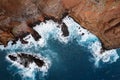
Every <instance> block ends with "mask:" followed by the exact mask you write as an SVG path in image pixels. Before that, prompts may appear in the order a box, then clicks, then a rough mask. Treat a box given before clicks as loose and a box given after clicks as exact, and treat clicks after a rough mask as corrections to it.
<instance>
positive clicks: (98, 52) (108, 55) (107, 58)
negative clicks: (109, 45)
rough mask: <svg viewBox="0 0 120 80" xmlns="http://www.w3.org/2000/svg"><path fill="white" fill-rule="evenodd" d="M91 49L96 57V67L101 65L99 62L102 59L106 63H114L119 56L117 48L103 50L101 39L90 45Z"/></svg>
mask: <svg viewBox="0 0 120 80" xmlns="http://www.w3.org/2000/svg"><path fill="white" fill-rule="evenodd" d="M89 49H90V50H91V53H92V55H93V57H94V61H95V65H96V67H99V62H100V61H102V62H104V63H107V62H109V63H113V62H116V61H117V59H118V58H119V55H118V54H117V51H116V49H112V50H105V51H103V52H102V46H101V43H100V42H99V41H96V42H94V43H93V44H91V45H89Z"/></svg>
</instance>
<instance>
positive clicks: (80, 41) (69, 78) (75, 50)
mask: <svg viewBox="0 0 120 80" xmlns="http://www.w3.org/2000/svg"><path fill="white" fill-rule="evenodd" d="M64 22H65V24H67V26H69V28H68V30H69V32H70V35H69V37H68V42H67V43H64V42H61V40H60V39H61V38H60V36H59V34H61V33H60V29H59V28H58V27H56V26H57V25H55V23H53V22H52V21H48V22H46V24H45V23H41V25H39V26H37V28H36V31H38V33H39V34H40V35H41V36H42V38H43V39H45V41H41V42H43V43H46V44H45V45H44V46H43V47H41V46H40V45H39V46H38V45H37V44H38V43H36V42H35V41H34V40H33V39H30V40H29V41H30V44H29V45H27V46H26V45H22V44H20V43H19V41H18V43H17V44H16V45H13V46H10V45H8V47H7V48H5V49H2V47H1V46H0V80H120V59H118V58H119V57H118V56H120V49H118V50H117V53H116V52H114V51H115V50H113V53H112V55H109V56H108V54H107V56H106V55H105V56H102V58H101V57H99V55H96V53H98V54H99V53H100V51H99V50H100V48H101V45H100V44H95V42H97V43H100V42H99V40H98V38H97V37H96V36H94V35H93V34H91V33H90V32H88V31H86V30H85V29H83V28H82V27H80V25H78V24H77V23H75V22H74V21H73V20H71V19H70V18H69V17H67V18H66V19H65V21H64ZM47 23H48V24H47ZM48 26H49V28H48ZM79 28H80V30H79ZM79 31H80V32H79ZM82 33H84V34H85V35H84V36H81V35H80V34H82ZM63 41H65V40H63ZM31 42H32V43H31ZM65 42H66V41H65ZM33 44H34V45H33ZM40 44H41V43H40ZM93 44H94V45H93ZM89 46H91V48H89ZM13 52H14V53H18V52H25V53H33V54H34V53H36V54H40V55H41V56H43V57H45V58H47V59H48V60H49V61H50V62H51V66H50V68H49V70H48V72H46V75H43V72H41V71H35V72H33V74H32V75H31V76H30V77H28V76H27V77H26V76H24V74H22V75H21V72H23V71H24V69H19V68H18V67H19V66H14V65H13V64H12V63H10V62H8V60H6V58H5V57H6V55H7V54H10V53H13ZM108 52H109V51H108ZM94 54H95V55H94ZM103 54H106V53H103ZM109 54H111V52H109ZM98 59H100V60H98ZM96 60H98V61H96ZM95 62H97V63H98V64H99V65H97V66H96V64H95ZM23 73H26V72H23Z"/></svg>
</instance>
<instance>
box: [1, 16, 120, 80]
mask: <svg viewBox="0 0 120 80" xmlns="http://www.w3.org/2000/svg"><path fill="white" fill-rule="evenodd" d="M63 22H64V23H65V24H66V25H67V26H68V31H69V36H67V37H64V36H62V31H61V28H60V27H57V26H60V25H58V23H55V22H53V21H52V20H49V21H46V23H44V22H42V23H40V25H36V26H35V27H34V30H36V31H37V32H38V33H39V35H41V36H42V38H41V39H39V41H35V40H34V38H33V37H32V36H31V34H30V35H28V36H26V37H25V38H24V40H26V41H28V44H22V43H21V42H20V40H18V41H17V44H15V45H11V43H12V42H11V41H10V42H9V43H8V46H7V47H4V46H0V49H1V50H9V51H10V52H16V49H21V51H23V52H32V50H33V49H34V51H39V49H41V48H44V47H47V46H48V43H47V42H48V40H49V39H51V38H52V39H54V40H58V41H60V42H61V43H63V44H67V43H69V42H72V41H73V40H76V41H77V43H78V44H79V45H80V46H81V45H82V46H84V47H87V48H88V49H89V50H90V51H91V54H92V55H93V59H94V62H95V65H96V66H97V67H99V62H100V61H102V62H104V63H108V62H109V63H113V62H116V61H117V59H118V58H119V56H118V54H117V51H116V50H115V49H113V50H109V51H104V52H102V53H101V48H102V47H101V43H100V41H99V40H98V38H97V37H96V36H95V35H93V34H92V33H90V32H89V31H87V30H86V29H84V28H82V27H81V26H80V25H79V24H77V23H76V22H75V21H74V20H73V19H72V18H70V17H68V16H67V17H66V18H64V19H63ZM83 34H84V35H83ZM38 47H40V48H38ZM46 51H47V50H46ZM48 51H50V50H49V49H48ZM43 52H44V51H43ZM50 53H54V52H51V51H50ZM8 54H9V53H8ZM55 54H56V53H54V54H49V53H48V54H47V53H46V54H44V55H47V57H48V56H50V55H53V56H54V58H55V57H56V58H57V57H58V56H56V55H55ZM53 56H52V58H50V59H53ZM50 59H49V61H51V60H50ZM17 66H18V65H17ZM34 66H35V65H34V64H32V65H31V70H29V69H22V71H23V72H22V73H25V72H26V74H24V76H28V75H29V77H30V76H31V77H34V76H35V75H33V72H34V70H35V68H33V67H34ZM43 71H44V70H43ZM33 80H35V79H33Z"/></svg>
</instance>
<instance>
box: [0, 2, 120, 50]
mask: <svg viewBox="0 0 120 80" xmlns="http://www.w3.org/2000/svg"><path fill="white" fill-rule="evenodd" d="M66 15H69V16H71V17H73V19H74V20H75V21H77V22H78V23H79V24H80V25H82V26H83V27H84V28H86V29H88V30H89V31H91V32H92V33H93V34H95V35H97V36H98V37H99V38H100V40H101V42H102V44H103V47H104V48H105V49H112V48H118V47H120V0H16V1H15V0H0V44H3V45H7V43H8V41H10V40H12V41H13V43H15V41H16V40H18V39H20V40H21V41H22V43H27V42H25V41H23V40H22V38H23V37H24V36H26V35H27V34H29V33H31V34H32V36H33V37H34V38H35V40H38V39H39V38H40V37H41V36H40V35H38V33H37V32H36V31H35V30H33V29H32V27H33V26H34V24H36V23H39V22H41V21H44V20H46V19H53V20H55V21H58V22H59V23H60V24H61V19H62V18H63V17H65V16H66Z"/></svg>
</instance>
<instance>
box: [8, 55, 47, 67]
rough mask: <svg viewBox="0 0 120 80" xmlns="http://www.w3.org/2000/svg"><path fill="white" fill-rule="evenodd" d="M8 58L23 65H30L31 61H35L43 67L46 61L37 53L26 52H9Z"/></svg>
mask: <svg viewBox="0 0 120 80" xmlns="http://www.w3.org/2000/svg"><path fill="white" fill-rule="evenodd" d="M8 58H9V59H10V60H11V61H16V62H17V63H19V64H21V65H23V66H24V67H26V68H27V67H29V65H30V64H31V63H33V62H34V63H35V64H36V65H37V66H38V67H42V66H43V65H44V64H45V62H44V61H43V60H41V59H40V58H39V57H38V56H37V55H32V54H25V53H19V54H9V55H8Z"/></svg>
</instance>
